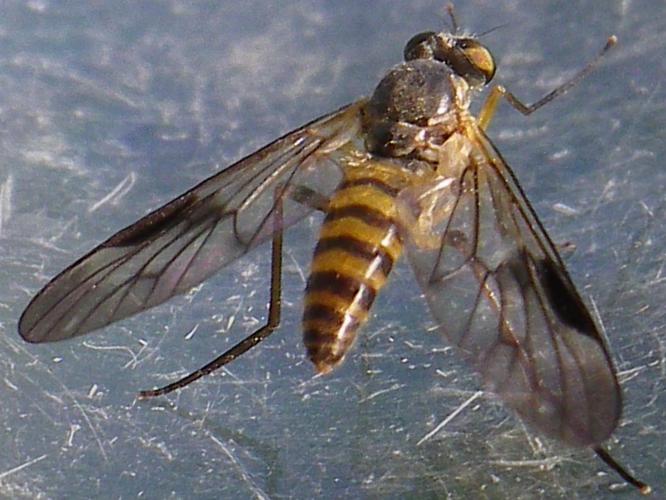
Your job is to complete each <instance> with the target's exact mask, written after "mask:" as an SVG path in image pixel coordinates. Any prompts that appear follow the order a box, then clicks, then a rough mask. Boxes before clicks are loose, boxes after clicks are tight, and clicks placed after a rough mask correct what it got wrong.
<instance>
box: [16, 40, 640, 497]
mask: <svg viewBox="0 0 666 500" xmlns="http://www.w3.org/2000/svg"><path fill="white" fill-rule="evenodd" d="M614 43H615V40H614V38H611V39H609V42H608V44H607V46H606V47H605V48H604V51H603V52H602V54H603V53H604V52H605V51H606V50H608V48H609V47H610V46H612V45H613V44H614ZM598 60H599V58H597V59H595V60H594V61H593V62H592V63H590V64H588V66H586V67H585V68H584V69H583V70H582V71H581V72H579V73H578V74H577V75H576V76H575V77H574V78H573V79H572V80H570V81H568V82H567V83H565V84H564V85H562V86H560V87H558V88H557V89H555V90H554V91H553V92H551V93H550V94H548V95H547V96H545V97H544V98H543V99H541V100H540V101H538V102H537V103H535V104H533V105H532V106H525V105H524V104H522V103H521V102H520V101H519V100H518V99H517V98H515V97H514V96H513V95H512V94H510V93H509V92H507V91H506V90H504V89H503V88H502V87H495V88H494V89H493V90H492V91H491V93H490V94H489V97H488V100H487V102H486V104H485V105H484V106H483V108H482V110H481V113H480V115H479V117H478V118H476V117H474V116H472V115H471V114H470V112H469V104H470V100H471V97H472V96H473V93H474V91H475V90H477V89H479V88H481V87H483V86H485V85H486V84H488V83H489V82H490V81H491V80H492V78H493V76H494V73H495V63H494V61H493V58H492V56H491V54H490V52H489V51H488V49H487V48H485V47H484V46H483V45H481V43H479V41H478V40H476V39H474V38H472V37H469V36H457V35H451V34H448V33H434V32H426V33H422V34H419V35H416V36H415V37H413V38H412V39H411V40H410V41H409V42H408V43H407V45H406V47H405V62H404V63H402V64H400V65H398V66H396V67H394V68H393V69H392V70H390V71H389V72H388V74H387V75H386V76H385V77H384V78H383V79H382V81H381V82H380V83H379V85H378V86H377V88H376V89H375V91H374V93H373V95H372V96H371V97H370V98H368V99H362V100H360V101H357V102H356V103H353V104H351V105H349V106H346V107H344V108H342V109H340V110H339V111H337V112H334V113H332V114H330V115H327V116H324V117H322V118H319V119H317V120H315V121H313V122H312V123H310V124H308V125H305V126H304V127H302V128H300V129H298V130H296V131H294V132H291V133H289V134H287V135H285V136H284V137H282V138H280V139H278V140H276V141H275V142H273V143H272V144H269V145H268V146H266V147H264V148H263V149H261V150H259V151H257V152H256V153H254V154H252V155H250V156H248V157H247V158H245V159H243V160H241V161H239V162H238V163H236V164H235V165H233V166H231V167H229V168H228V169H226V170H224V171H222V172H221V173H219V174H217V175H214V176H213V177H211V178H210V179H208V180H206V181H204V182H202V183H201V184H199V185H198V186H196V187H194V188H193V189H191V190H190V191H188V192H186V193H185V194H183V195H182V196H180V197H178V198H177V199H175V200H173V201H172V202H170V203H168V204H167V205H165V206H164V207H162V208H159V209H158V210H156V211H154V212H153V213H151V214H149V215H147V216H146V217H144V218H143V219H141V220H139V221H138V222H136V223H134V224H133V225H131V226H129V227H128V228H126V229H124V230H122V231H120V232H119V233H117V234H116V235H114V236H112V237H111V238H110V239H108V240H107V241H105V242H104V243H102V244H101V245H100V246H98V247H97V248H95V249H94V250H92V251H91V252H90V253H89V254H88V255H86V256H84V257H83V258H81V259H80V260H79V261H77V262H75V263H74V264H72V265H71V266H70V267H69V268H67V269H65V270H64V271H63V272H62V273H61V274H60V275H58V276H57V277H56V278H54V279H53V280H52V281H51V282H50V283H49V284H47V285H46V287H44V289H43V290H42V291H41V292H39V293H38V294H37V296H36V297H35V298H34V299H33V300H32V302H31V303H30V305H29V306H28V307H27V309H26V310H25V312H24V313H23V316H22V317H21V320H20V323H19V332H20V334H21V336H22V337H23V338H24V339H25V340H27V341H29V342H49V341H55V340H61V339H66V338H70V337H74V336H77V335H82V334H85V333H88V332H90V331H92V330H96V329H99V328H101V327H103V326H105V325H108V324H110V323H112V322H115V321H117V320H120V319H122V318H126V317H128V316H131V315H133V314H136V313H138V312H140V311H143V310H146V309H148V308H150V307H153V306H155V305H157V304H160V303H162V302H164V301H165V300H167V299H169V298H171V297H173V296H174V295H177V294H180V293H184V292H185V291H187V290H188V289H190V288H191V287H192V286H194V285H196V284H198V283H200V282H201V281H203V280H204V279H206V278H208V277H209V276H210V275H212V274H213V273H214V272H216V271H217V270H218V269H219V268H221V267H223V266H224V265H226V264H228V263H229V262H231V261H233V260H235V259H236V258H238V257H241V256H242V255H244V254H245V253H246V252H248V251H249V250H250V249H252V248H254V247H256V246H258V245H259V244H260V243H262V242H265V241H268V240H272V259H273V264H272V268H271V302H270V309H269V319H268V322H267V324H266V325H265V326H264V327H262V328H260V329H259V330H257V331H256V332H255V333H253V334H252V335H250V336H249V337H247V338H246V339H244V340H243V341H241V342H240V343H238V344H237V345H236V346H234V347H233V348H231V349H230V350H229V351H227V352H225V353H224V354H222V355H221V356H219V357H218V358H217V359H215V360H213V361H212V362H210V363H209V364H208V365H206V366H204V367H203V368H201V369H200V370H197V371H196V372H194V373H192V374H190V375H188V376H187V377H185V378H184V379H182V380H179V381H177V382H175V383H173V384H170V385H168V386H166V387H164V388H161V389H157V390H152V391H143V392H142V393H141V394H142V396H144V397H150V396H156V395H160V394H165V393H167V392H170V391H171V390H174V389H177V388H180V387H183V386H184V385H187V384H188V383H190V382H192V381H194V380H196V379H198V378H200V377H201V376H204V375H206V374H207V373H210V372H212V371H214V370H215V369H217V368H219V367H220V366H222V365H224V364H226V363H228V362H230V361H232V360H233V359H235V358H237V357H238V356H240V355H241V354H243V353H244V352H245V351H247V350H248V349H250V348H251V347H253V346H255V345H256V344H257V343H259V342H260V341H261V340H263V339H264V338H266V337H267V336H268V335H270V333H271V332H273V331H274V330H275V329H276V328H277V326H278V324H279V320H280V294H281V291H280V276H281V265H282V260H281V259H282V233H283V230H284V228H285V227H287V226H289V225H291V224H294V223H296V222H297V221H299V220H301V219H303V218H304V217H306V216H307V215H308V214H309V213H311V212H312V211H315V210H320V211H323V212H325V214H326V216H325V220H324V223H323V225H322V229H321V235H320V239H319V242H318V243H317V246H316V249H315V253H314V258H313V261H312V269H311V273H310V276H309V279H308V281H307V290H306V298H305V307H304V315H303V329H304V340H305V345H306V348H307V351H308V356H309V357H310V359H311V360H312V362H313V363H314V365H315V367H316V369H317V370H318V371H319V372H328V371H330V370H331V369H333V368H334V367H335V366H336V365H338V364H339V363H340V362H341V361H342V360H343V358H344V356H345V354H346V353H347V351H348V349H349V348H350V346H351V345H352V344H353V342H354V339H355V337H356V334H357V331H358V329H359V327H360V326H361V325H362V324H363V323H364V322H365V320H366V319H367V316H368V311H369V310H370V307H371V306H372V303H373V301H374V299H375V297H376V294H377V293H378V292H379V290H380V289H381V288H382V286H383V285H384V283H385V281H386V279H387V277H388V274H389V272H390V270H391V268H392V266H393V264H394V262H395V261H396V259H398V258H399V256H400V255H401V253H402V252H403V251H404V252H405V253H406V254H407V256H408V258H409V261H410V263H411V265H412V268H413V269H414V272H415V274H416V277H417V280H418V282H419V284H420V286H421V288H422V290H423V292H424V295H425V297H426V299H427V301H428V304H429V308H430V311H431V313H432V315H433V317H434V319H435V321H436V323H437V326H438V329H439V330H440V331H441V333H442V334H443V335H444V336H445V337H446V338H447V339H448V341H449V342H451V343H452V344H454V345H456V346H457V347H458V349H459V351H460V352H461V354H462V355H463V356H464V357H465V359H467V360H468V361H469V362H470V363H471V364H472V365H473V366H474V367H475V369H476V370H477V372H478V373H479V374H480V376H481V378H482V380H483V382H484V385H485V387H486V388H487V389H488V390H489V391H491V392H493V393H495V394H497V395H499V396H500V397H501V398H502V399H503V401H504V402H505V403H506V404H507V405H508V406H509V407H510V408H512V409H513V410H514V411H515V412H517V413H518V414H519V415H520V416H521V417H522V419H523V420H524V421H525V422H526V423H527V424H528V425H530V426H531V427H533V428H534V429H536V430H538V431H540V432H542V433H544V434H546V435H548V436H550V437H553V438H555V439H558V440H560V441H562V442H564V443H566V444H569V445H573V446H588V447H592V448H593V449H594V450H595V452H596V453H597V454H598V455H599V456H600V457H601V458H602V459H603V460H604V461H606V463H608V464H609V465H610V466H611V467H613V468H614V469H615V470H616V471H617V472H618V473H619V474H620V475H621V476H622V477H623V478H624V479H625V480H627V481H629V482H630V483H632V484H633V485H634V486H637V487H638V488H641V490H642V491H643V492H648V491H649V487H648V486H647V485H645V484H643V483H641V482H639V481H637V480H636V479H635V478H633V477H632V476H631V475H630V474H628V473H627V472H626V471H625V470H624V469H623V468H622V467H621V466H620V465H619V464H617V463H616V462H615V461H614V460H613V459H612V458H611V457H610V455H608V453H607V452H606V451H605V450H604V449H603V448H602V447H601V443H602V442H603V441H604V440H606V439H607V438H608V437H609V436H610V434H611V433H612V432H613V430H614V429H615V427H616V426H617V423H618V420H619V418H620V413H621V408H622V402H621V394H620V387H619V384H618V382H617V378H616V374H615V368H614V366H613V363H612V361H611V358H610V355H609V353H608V350H607V348H606V346H605V343H604V340H603V338H602V336H601V334H600V333H599V330H598V328H597V326H596V324H595V322H594V320H593V318H592V316H591V315H590V313H589V312H588V309H587V308H586V306H585V304H584V303H583V301H582V300H581V298H580V296H579V294H578V292H577V291H576V289H575V287H574V285H573V283H572V281H571V279H570V277H569V275H568V273H567V272H566V269H565V267H564V264H563V262H562V260H561V258H560V257H559V255H558V253H557V250H556V249H555V246H554V245H553V243H552V241H551V240H550V238H549V237H548V235H547V234H546V232H545V231H544V229H543V227H542V225H541V223H540V222H539V221H538V219H537V217H536V214H535V213H534V211H533V209H532V208H531V206H530V204H529V202H528V201H527V200H526V198H525V196H524V194H523V193H522V191H521V189H520V187H519V186H518V183H517V181H516V179H515V177H514V175H513V173H512V172H511V170H510V169H509V167H508V166H507V164H506V163H505V162H504V160H503V159H502V157H501V155H500V153H499V152H498V151H497V149H495V147H494V146H493V145H492V143H491V142H490V140H489V139H488V137H487V136H486V133H485V129H486V128H487V126H488V124H489V123H490V120H491V118H492V115H493V112H494V109H495V107H496V105H497V103H498V102H499V99H500V98H501V97H505V98H506V99H507V100H508V101H509V103H510V104H512V105H513V106H514V107H515V108H516V109H518V110H519V111H521V112H522V113H524V114H529V113H531V112H533V111H535V110H536V109H538V108H539V107H541V106H543V105H544V104H546V103H547V102H549V101H550V100H552V99H553V98H554V97H556V96H557V95H559V94H561V93H563V92H565V91H566V90H568V89H569V88H570V87H572V86H573V85H574V84H576V83H577V82H578V81H579V80H580V79H581V78H582V77H583V76H585V75H586V74H587V73H588V72H589V71H591V69H592V68H593V67H594V65H595V64H596V63H597V62H598Z"/></svg>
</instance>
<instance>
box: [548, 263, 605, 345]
mask: <svg viewBox="0 0 666 500" xmlns="http://www.w3.org/2000/svg"><path fill="white" fill-rule="evenodd" d="M535 265H536V268H537V273H538V276H539V279H540V281H541V286H542V287H543V290H544V293H545V294H546V297H547V298H548V302H549V303H550V305H551V307H552V310H553V312H554V313H555V314H556V315H557V318H558V319H559V320H561V321H562V322H563V323H565V324H567V325H569V326H570V327H572V328H574V329H575V330H577V331H579V332H580V333H582V334H585V335H588V336H590V337H593V338H599V334H598V332H597V328H596V325H595V324H594V321H593V320H592V317H591V316H590V313H589V312H588V310H587V307H585V304H583V301H582V299H581V298H580V296H579V295H578V292H577V291H576V290H575V288H574V287H573V285H572V284H571V282H570V281H569V280H568V279H567V277H566V276H565V275H563V273H562V272H560V271H559V270H558V269H557V267H556V264H555V263H554V262H553V261H552V260H550V259H543V260H540V261H538V262H535Z"/></svg>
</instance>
